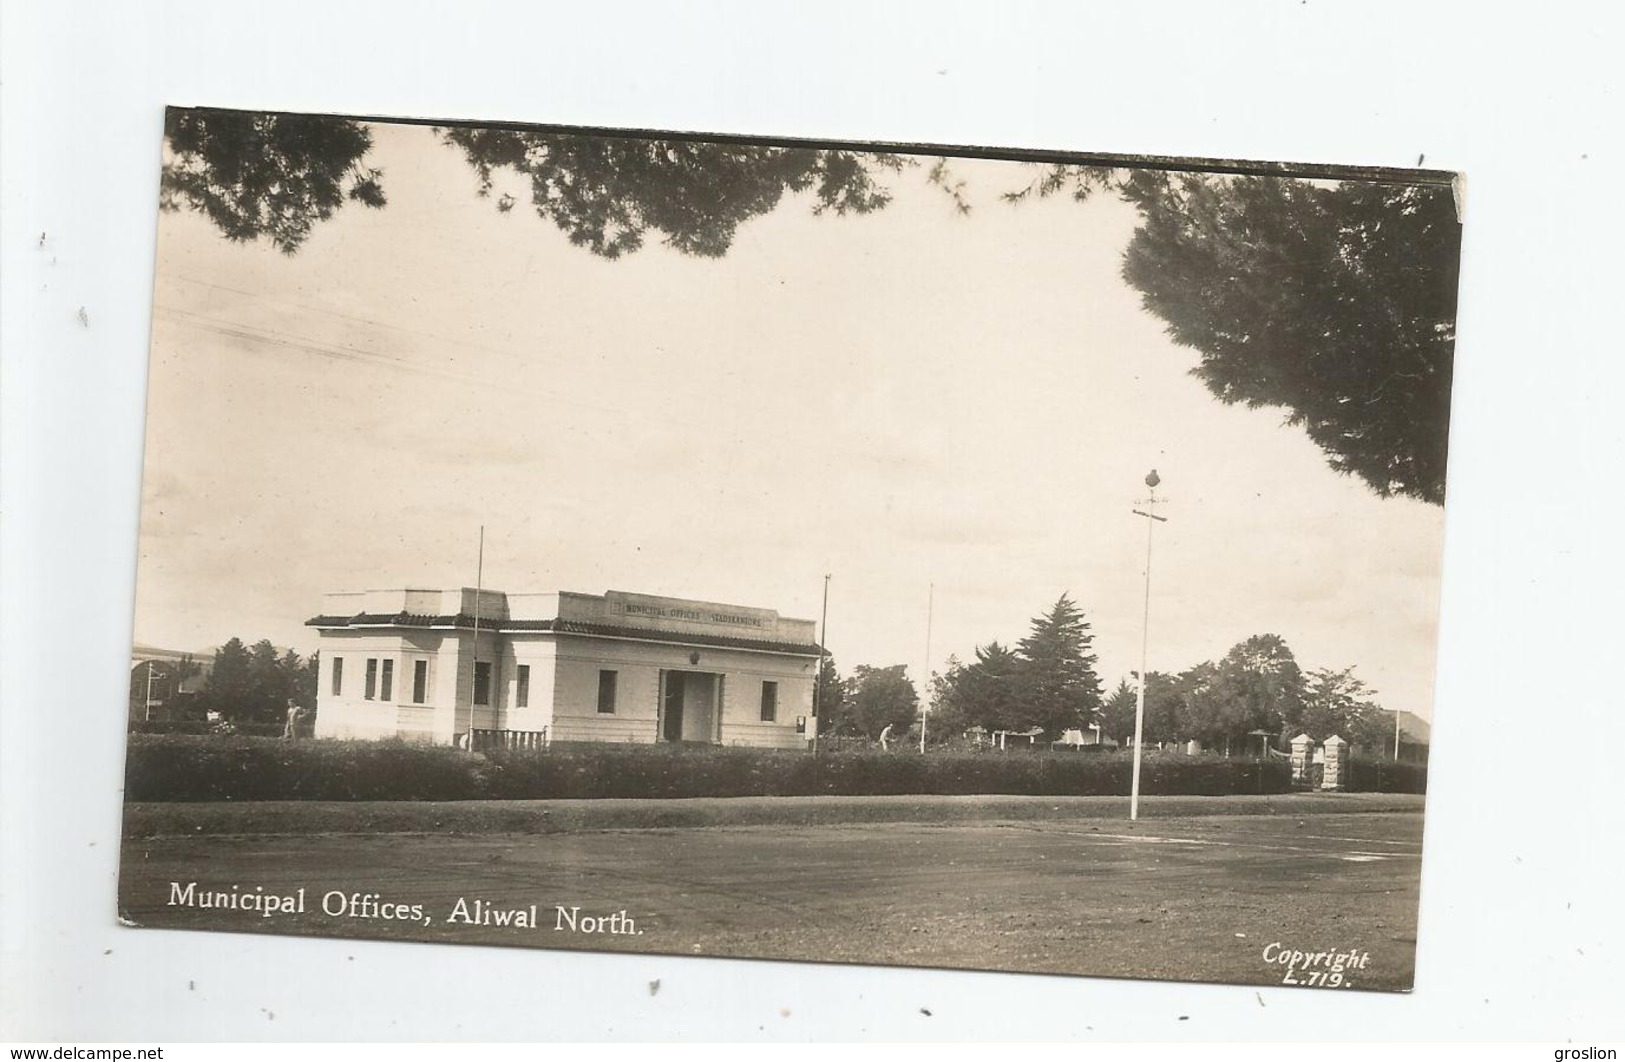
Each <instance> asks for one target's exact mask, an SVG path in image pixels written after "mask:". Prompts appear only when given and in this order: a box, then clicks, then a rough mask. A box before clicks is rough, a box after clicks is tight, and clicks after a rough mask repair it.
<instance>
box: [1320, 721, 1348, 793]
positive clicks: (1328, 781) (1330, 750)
mask: <svg viewBox="0 0 1625 1062" xmlns="http://www.w3.org/2000/svg"><path fill="white" fill-rule="evenodd" d="M1348 765H1349V743H1348V742H1347V741H1344V740H1343V739H1342V738H1340V737H1338V736H1337V735H1336V734H1333V735H1332V736H1331V737H1329V738H1327V739H1326V770H1325V772H1324V773H1323V774H1322V775H1321V776H1320V788H1322V789H1343V788H1345V787H1346V786H1347V785H1348Z"/></svg>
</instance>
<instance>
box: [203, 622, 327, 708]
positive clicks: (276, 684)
mask: <svg viewBox="0 0 1625 1062" xmlns="http://www.w3.org/2000/svg"><path fill="white" fill-rule="evenodd" d="M316 672H317V656H316V654H312V655H311V656H310V657H309V658H308V659H306V658H304V657H301V656H300V655H299V654H298V653H296V652H294V651H293V650H292V649H289V650H287V651H286V652H283V653H278V652H277V649H276V646H274V645H272V644H271V643H270V642H269V641H266V640H263V639H262V640H260V641H259V642H256V643H255V644H254V645H253V646H252V647H249V646H245V645H244V644H243V641H242V639H241V638H232V639H231V640H230V641H228V642H226V644H225V645H222V646H221V647H220V648H219V649H217V650H215V654H214V667H213V668H212V669H211V670H210V671H209V677H208V678H207V679H206V680H205V681H204V684H203V689H202V691H201V692H200V693H199V697H198V699H199V701H200V702H201V704H202V707H203V708H204V710H206V711H209V712H215V713H218V714H219V715H220V717H221V718H222V719H226V720H229V721H231V722H243V723H279V722H282V721H283V719H284V718H285V717H286V714H287V708H288V702H289V701H290V700H291V701H293V702H294V703H296V704H298V705H299V706H300V707H301V708H314V707H316Z"/></svg>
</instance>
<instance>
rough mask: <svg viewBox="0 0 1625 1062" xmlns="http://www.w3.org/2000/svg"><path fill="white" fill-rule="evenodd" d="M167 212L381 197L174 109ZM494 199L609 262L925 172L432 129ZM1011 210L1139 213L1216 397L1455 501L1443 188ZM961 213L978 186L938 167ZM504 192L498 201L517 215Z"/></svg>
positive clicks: (348, 151)
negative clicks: (525, 200) (519, 190)
mask: <svg viewBox="0 0 1625 1062" xmlns="http://www.w3.org/2000/svg"><path fill="white" fill-rule="evenodd" d="M167 132H168V144H169V155H168V157H167V158H166V161H165V165H164V172H163V183H162V189H163V192H162V195H163V199H162V202H163V205H164V207H165V208H166V209H170V210H175V209H179V208H180V207H181V206H183V205H184V206H188V207H190V208H192V209H195V210H199V211H202V212H203V213H204V214H206V215H207V216H208V217H209V218H210V219H211V220H212V221H213V222H214V223H215V225H217V226H218V227H219V228H220V230H221V232H223V233H224V234H225V235H226V236H227V237H228V238H230V239H233V240H239V241H243V240H254V239H259V238H266V239H269V240H270V241H271V242H272V243H273V244H274V245H275V246H277V247H278V248H280V249H281V250H283V251H286V252H289V253H291V252H293V251H295V250H297V249H298V248H299V246H300V245H301V244H302V243H303V242H304V241H305V239H306V238H307V237H308V236H309V234H310V232H311V230H312V228H313V226H314V225H315V224H316V223H317V222H319V221H323V220H326V219H327V218H330V217H331V216H333V214H334V213H335V212H336V211H337V210H338V209H339V208H340V207H342V206H343V205H344V203H345V202H346V200H351V201H357V202H361V203H364V204H366V205H368V206H372V207H379V206H382V205H383V204H384V201H385V197H384V190H383V174H382V173H381V172H380V171H379V170H378V169H376V168H373V167H370V166H368V165H367V164H366V155H367V152H368V150H369V148H370V147H371V143H372V138H371V134H370V133H369V132H368V130H367V128H366V126H365V125H364V124H362V123H360V122H356V121H354V120H351V119H345V118H336V117H330V116H319V115H318V116H302V115H286V114H254V113H246V112H237V111H215V110H172V111H171V112H170V114H169V119H168V128H167ZM438 133H439V135H440V137H441V139H442V141H443V142H444V143H445V144H447V145H448V146H450V147H452V148H454V149H456V150H458V151H460V152H462V154H463V156H464V158H465V159H466V160H467V161H468V163H469V165H470V166H471V167H472V168H473V171H474V173H475V176H476V180H477V185H476V188H477V191H478V192H479V194H481V195H491V194H492V193H493V192H494V191H496V188H497V185H498V183H499V181H502V180H503V179H504V178H505V177H511V178H513V179H515V180H517V181H519V182H522V183H523V184H526V185H528V186H529V199H530V204H531V207H532V209H533V210H534V211H535V212H536V213H537V215H538V216H540V217H541V218H543V219H544V220H546V221H548V222H550V223H551V224H553V225H555V226H556V227H557V228H558V229H559V230H560V231H561V232H563V233H564V234H565V236H566V237H567V238H568V239H569V240H570V242H571V243H573V244H575V245H576V246H579V247H583V248H586V249H587V250H589V251H590V252H592V253H593V254H596V255H599V256H602V257H604V258H618V257H620V256H623V255H625V254H629V253H631V252H634V251H636V250H638V249H639V248H641V247H643V246H644V245H645V242H646V240H647V238H648V237H649V236H650V234H658V235H659V237H660V238H661V240H662V242H664V243H665V244H666V245H667V246H670V247H672V248H674V249H675V250H677V251H679V252H681V253H683V254H689V255H696V256H702V257H718V256H721V255H723V254H725V253H726V252H727V250H728V248H729V247H730V246H731V244H732V242H733V239H734V237H735V235H736V233H737V232H738V229H739V226H740V225H741V224H743V223H744V222H746V221H748V220H749V219H751V218H754V217H758V216H761V215H763V214H766V213H768V212H769V211H772V210H773V209H775V208H776V207H777V206H779V204H780V203H781V202H782V200H783V199H784V197H785V196H786V195H789V194H797V193H807V194H808V195H809V196H810V198H811V200H812V209H813V211H814V212H815V213H835V214H865V213H869V212H872V211H875V210H879V209H881V208H883V207H884V206H886V204H887V203H888V202H890V199H891V193H890V191H889V189H888V188H887V186H886V179H887V178H888V177H889V176H891V175H893V174H895V173H896V172H897V171H899V170H901V169H904V168H905V167H908V166H911V165H914V160H913V159H911V158H908V157H905V156H900V155H896V154H892V153H888V152H868V151H865V152H857V151H849V150H842V149H824V148H812V147H799V146H792V147H787V146H776V145H767V144H754V143H724V142H716V141H700V140H689V139H683V138H675V137H672V138H654V139H651V138H643V137H635V136H606V135H599V134H590V135H589V134H582V133H572V132H562V131H550V130H540V129H513V128H508V129H495V128H480V127H472V126H458V127H454V128H449V129H441V130H438ZM1033 172H1034V173H1035V174H1036V175H1035V176H1034V177H1033V179H1032V180H1031V181H1030V182H1029V183H1028V184H1027V185H1026V186H1025V187H1022V188H1019V189H1015V190H1011V191H1009V192H1007V193H1006V194H1005V195H1004V196H1003V198H1004V199H1005V200H1007V201H1009V202H1021V201H1023V200H1025V199H1027V198H1030V197H1044V196H1052V195H1062V194H1064V195H1068V196H1070V197H1071V198H1072V199H1074V200H1078V201H1083V200H1086V199H1088V198H1090V197H1091V196H1092V195H1094V194H1096V193H1107V194H1113V195H1117V196H1120V197H1121V198H1123V199H1125V200H1126V201H1128V202H1129V203H1131V204H1133V205H1134V206H1135V207H1137V208H1138V209H1139V211H1140V214H1141V223H1140V226H1139V228H1138V229H1137V231H1136V233H1135V235H1134V237H1133V240H1132V241H1131V243H1130V245H1129V248H1128V250H1127V253H1126V255H1125V258H1124V264H1123V276H1124V278H1125V280H1126V281H1127V282H1128V283H1129V284H1131V285H1133V286H1134V287H1135V288H1136V289H1137V290H1138V291H1139V292H1140V293H1141V296H1142V299H1143V302H1144V305H1145V307H1146V309H1147V310H1148V311H1149V312H1151V313H1153V314H1155V315H1156V316H1157V317H1159V318H1161V319H1162V320H1163V321H1164V322H1165V324H1166V325H1167V328H1168V332H1169V334H1170V336H1171V337H1172V338H1173V339H1174V340H1175V341H1176V342H1178V343H1180V344H1183V345H1185V346H1188V347H1191V348H1193V349H1195V350H1196V351H1197V352H1198V353H1199V355H1200V361H1199V363H1198V365H1197V366H1196V368H1195V369H1194V370H1193V372H1194V374H1195V375H1196V376H1197V377H1198V378H1199V379H1200V380H1201V381H1202V382H1203V383H1204V384H1205V385H1206V386H1207V388H1208V389H1209V390H1210V391H1211V392H1212V393H1213V394H1214V395H1215V396H1216V397H1217V398H1218V399H1219V400H1220V401H1223V402H1226V403H1241V404H1244V405H1247V406H1249V407H1253V408H1258V407H1272V408H1280V409H1283V410H1285V411H1286V420H1287V423H1289V424H1293V425H1298V426H1301V427H1302V428H1303V429H1304V430H1305V431H1306V432H1307V433H1308V436H1309V438H1310V439H1311V440H1313V441H1314V442H1315V444H1316V445H1317V446H1319V447H1320V448H1321V450H1322V451H1323V452H1325V454H1326V455H1327V459H1328V461H1329V462H1330V464H1331V467H1332V468H1334V469H1335V470H1337V471H1338V472H1340V473H1344V474H1347V475H1354V476H1358V477H1359V478H1360V479H1361V480H1363V481H1364V482H1365V483H1367V484H1368V485H1369V486H1370V487H1371V489H1372V490H1374V491H1376V493H1377V494H1378V495H1380V496H1382V497H1390V496H1407V497H1412V498H1419V499H1421V500H1423V501H1426V502H1430V503H1433V504H1442V502H1443V499H1444V477H1445V462H1446V454H1447V449H1448V435H1449V396H1450V383H1451V375H1452V370H1451V365H1452V356H1453V353H1454V348H1455V318H1456V285H1457V276H1458V253H1459V248H1460V233H1461V228H1460V224H1459V223H1458V221H1457V219H1456V213H1455V204H1454V197H1453V194H1452V192H1451V190H1450V189H1448V188H1444V187H1439V186H1431V185H1416V184H1411V185H1407V184H1394V183H1386V182H1381V181H1371V180H1349V181H1342V182H1330V181H1307V180H1300V179H1296V178H1292V177H1289V176H1285V175H1281V176H1234V175H1223V174H1203V173H1175V172H1170V171H1163V170H1156V169H1134V170H1122V169H1111V168H1107V167H1100V166H1081V165H1075V164H1059V165H1049V166H1041V167H1035V169H1034V171H1033ZM927 179H928V180H929V181H930V182H931V183H933V184H935V185H937V186H938V187H940V188H941V189H943V191H945V192H946V193H947V194H948V195H950V196H951V197H952V199H953V201H954V204H955V208H956V209H957V210H958V211H959V212H960V213H962V214H968V213H970V212H971V205H970V203H969V201H968V200H967V198H966V196H965V191H964V183H963V182H962V181H956V180H955V179H954V178H953V177H952V175H951V174H950V173H949V171H948V166H947V164H946V162H944V161H943V160H938V161H937V163H936V164H935V165H933V166H932V167H931V168H930V170H929V172H928V173H927ZM517 201H518V200H517V199H516V198H515V197H514V196H513V195H512V194H510V193H507V192H503V193H502V194H500V195H499V196H498V197H497V199H496V206H497V209H498V210H501V211H504V212H506V211H510V210H512V209H513V208H514V206H515V205H516V203H517Z"/></svg>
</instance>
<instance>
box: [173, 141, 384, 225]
mask: <svg viewBox="0 0 1625 1062" xmlns="http://www.w3.org/2000/svg"><path fill="white" fill-rule="evenodd" d="M165 135H166V138H167V140H168V142H169V150H170V158H169V159H167V160H166V161H165V163H164V168H163V175H162V179H161V183H160V199H159V205H160V206H161V207H162V208H163V209H165V210H179V209H180V208H181V207H182V206H187V207H190V208H191V209H193V210H198V211H201V212H202V213H204V214H206V215H208V218H209V220H210V221H212V222H214V224H215V226H216V227H217V228H218V229H219V230H220V231H221V233H222V234H224V235H225V236H226V238H227V239H230V240H236V241H238V242H247V241H250V240H257V239H261V238H263V239H268V240H270V241H271V243H272V244H273V245H274V246H275V247H277V248H278V249H279V250H281V251H283V252H285V253H288V254H292V253H293V252H294V251H297V250H298V249H299V246H300V245H301V244H303V243H304V242H305V238H306V237H307V236H309V235H310V231H311V229H312V228H314V227H315V225H316V223H317V222H318V221H326V220H327V219H328V218H330V217H332V216H333V213H334V212H335V211H336V210H338V209H339V208H340V207H342V206H343V205H344V201H345V200H346V199H352V200H354V201H356V202H358V203H364V204H366V205H367V206H370V207H381V206H383V205H384V190H383V185H382V183H381V181H382V178H383V174H382V172H380V171H379V170H376V169H371V168H369V167H367V166H365V165H364V164H363V161H362V160H363V158H364V157H365V156H366V154H367V151H368V150H369V149H370V148H371V147H372V134H371V133H369V132H367V130H366V128H365V127H364V126H362V125H361V123H359V122H355V121H351V120H349V119H345V118H333V117H328V116H325V115H297V114H251V113H246V112H242V111H205V110H179V109H172V110H170V111H169V113H168V116H167V120H166V128H165Z"/></svg>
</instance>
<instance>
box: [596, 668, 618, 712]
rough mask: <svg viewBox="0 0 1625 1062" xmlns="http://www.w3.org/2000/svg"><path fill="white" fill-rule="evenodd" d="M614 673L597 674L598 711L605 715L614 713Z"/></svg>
mask: <svg viewBox="0 0 1625 1062" xmlns="http://www.w3.org/2000/svg"><path fill="white" fill-rule="evenodd" d="M617 674H618V672H615V671H600V672H599V673H598V710H599V711H600V712H604V713H606V714H608V713H611V712H614V711H615V676H616V675H617Z"/></svg>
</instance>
